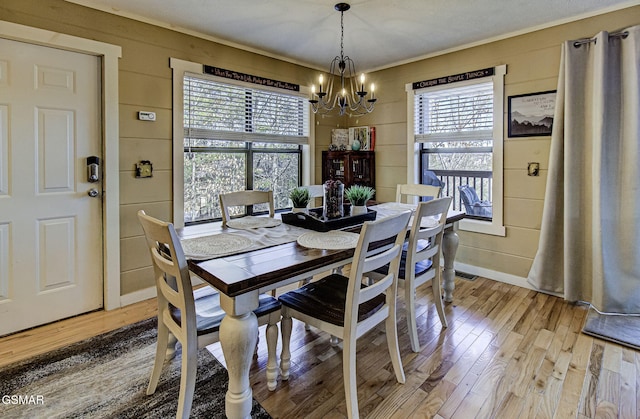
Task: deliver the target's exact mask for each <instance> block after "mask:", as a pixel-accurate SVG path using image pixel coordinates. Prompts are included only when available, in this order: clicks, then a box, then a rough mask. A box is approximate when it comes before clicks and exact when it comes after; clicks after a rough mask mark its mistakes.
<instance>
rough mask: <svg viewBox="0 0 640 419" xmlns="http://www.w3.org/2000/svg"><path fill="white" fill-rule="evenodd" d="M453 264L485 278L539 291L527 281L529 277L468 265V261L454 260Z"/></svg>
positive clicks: (462, 270)
mask: <svg viewBox="0 0 640 419" xmlns="http://www.w3.org/2000/svg"><path fill="white" fill-rule="evenodd" d="M453 266H454V268H455V269H456V270H457V271H461V272H466V273H470V274H473V275H478V276H481V277H483V278H489V279H493V280H494V281H499V282H504V283H505V284H510V285H515V286H518V287H521V288H527V289H530V290H534V291H539V290H537V289H535V288H534V287H533V286H532V285H531V284H530V283H529V282H528V281H527V278H523V277H521V276H516V275H511V274H507V273H504V272H498V271H493V270H491V269H486V268H480V267H478V266H473V265H467V264H466V263H460V262H454V264H453Z"/></svg>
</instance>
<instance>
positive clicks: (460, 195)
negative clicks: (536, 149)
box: [407, 66, 506, 235]
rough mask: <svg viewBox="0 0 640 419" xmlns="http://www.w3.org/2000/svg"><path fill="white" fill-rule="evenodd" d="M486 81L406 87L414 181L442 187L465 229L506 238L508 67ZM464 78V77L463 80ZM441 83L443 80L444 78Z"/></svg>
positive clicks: (503, 67)
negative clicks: (504, 174) (505, 84)
mask: <svg viewBox="0 0 640 419" xmlns="http://www.w3.org/2000/svg"><path fill="white" fill-rule="evenodd" d="M490 70H493V71H486V70H485V71H486V72H487V73H489V75H487V76H485V77H478V78H471V79H467V80H464V81H460V82H450V81H449V78H445V79H447V82H446V83H442V84H438V83H437V81H436V82H434V83H433V84H435V85H434V86H431V87H425V88H416V89H414V87H415V86H414V85H407V91H408V96H409V100H410V102H412V103H410V105H411V110H412V117H413V130H412V135H411V138H410V141H411V142H413V143H414V147H413V152H414V153H415V154H414V156H412V157H414V158H413V159H412V160H414V164H413V169H412V170H414V173H413V177H414V179H415V180H416V181H417V182H419V183H424V184H439V185H440V186H442V196H450V197H452V198H453V208H454V209H456V210H460V211H465V212H466V214H467V218H466V219H465V221H464V223H462V228H465V229H468V230H473V231H478V232H485V233H492V234H498V235H503V234H504V227H503V226H502V195H503V187H502V185H503V183H502V167H503V164H502V155H503V152H502V150H503V103H504V100H503V97H504V95H503V91H504V88H503V78H504V74H505V71H506V67H505V66H501V67H496V68H494V69H490ZM461 78H462V77H461ZM441 80H442V79H441Z"/></svg>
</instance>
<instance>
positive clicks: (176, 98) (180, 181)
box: [169, 57, 315, 228]
mask: <svg viewBox="0 0 640 419" xmlns="http://www.w3.org/2000/svg"><path fill="white" fill-rule="evenodd" d="M169 66H170V67H171V69H172V70H173V71H172V73H173V74H172V88H173V106H172V121H173V139H172V144H173V165H172V167H173V175H172V180H173V183H172V185H173V196H172V198H173V224H174V225H175V227H176V228H181V227H184V109H183V108H184V85H183V81H184V76H185V73H190V74H191V75H194V74H203V72H202V68H203V65H202V64H200V63H194V62H191V61H184V60H181V59H178V58H173V57H171V58H170V59H169ZM206 77H207V78H213V79H219V80H220V81H221V82H223V83H228V84H236V85H239V86H247V87H252V88H256V86H255V85H253V84H250V83H245V82H239V81H235V80H230V79H223V78H218V77H214V76H211V75H209V74H207V75H206ZM259 89H261V90H273V91H277V92H282V90H281V89H277V88H270V87H268V86H260V87H259ZM291 93H292V92H289V91H287V94H291ZM298 94H299V95H300V96H301V97H306V96H308V95H309V88H308V87H306V86H300V92H298ZM307 112H309V141H308V143H307V144H303V145H302V156H301V164H302V173H301V181H302V184H303V185H309V184H312V183H313V174H312V171H311V162H313V161H314V159H315V156H314V154H315V151H314V149H315V118H314V114H313V112H311V109H310V107H308V109H307Z"/></svg>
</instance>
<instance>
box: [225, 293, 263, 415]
mask: <svg viewBox="0 0 640 419" xmlns="http://www.w3.org/2000/svg"><path fill="white" fill-rule="evenodd" d="M239 300H240V301H239ZM253 300H254V298H253V296H252V295H250V294H243V295H242V296H239V297H237V298H236V299H233V298H230V297H227V296H224V295H221V296H220V302H221V305H222V308H223V309H224V310H225V312H226V313H227V315H226V316H225V318H224V319H222V323H221V324H220V346H221V347H222V352H223V353H224V358H225V361H226V363H227V372H228V374H229V388H228V389H227V394H226V396H225V413H226V415H227V417H228V418H234V419H236V418H237V419H245V418H250V417H251V404H252V402H253V392H252V391H251V384H250V382H249V369H250V367H251V359H252V356H253V352H254V350H255V347H256V344H257V342H258V319H257V318H256V315H255V314H254V313H253V309H255V308H257V307H258V296H257V294H256V295H255V301H253Z"/></svg>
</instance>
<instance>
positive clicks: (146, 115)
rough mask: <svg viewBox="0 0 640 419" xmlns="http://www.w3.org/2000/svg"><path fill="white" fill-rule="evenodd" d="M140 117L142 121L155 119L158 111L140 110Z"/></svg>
mask: <svg viewBox="0 0 640 419" xmlns="http://www.w3.org/2000/svg"><path fill="white" fill-rule="evenodd" d="M138 119H139V120H141V121H155V120H156V113H155V112H149V111H140V112H138Z"/></svg>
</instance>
